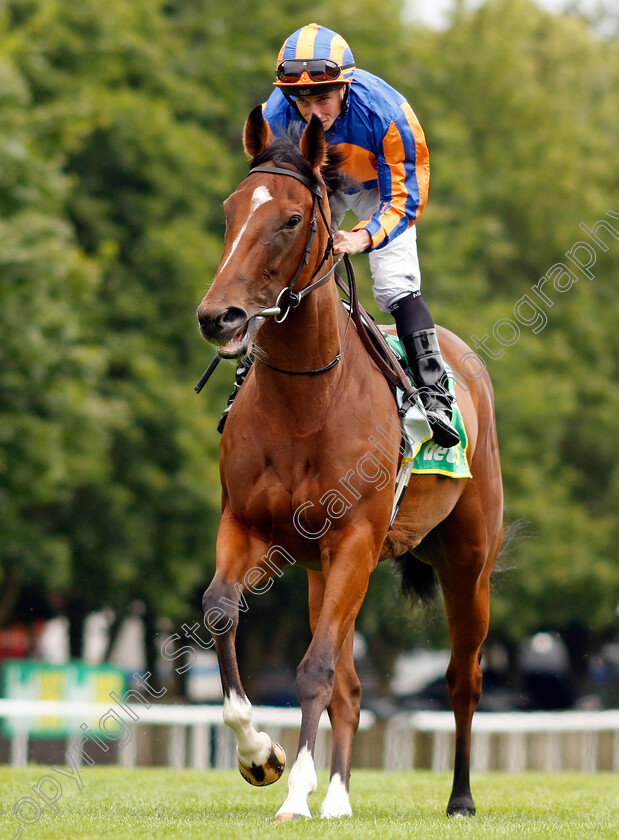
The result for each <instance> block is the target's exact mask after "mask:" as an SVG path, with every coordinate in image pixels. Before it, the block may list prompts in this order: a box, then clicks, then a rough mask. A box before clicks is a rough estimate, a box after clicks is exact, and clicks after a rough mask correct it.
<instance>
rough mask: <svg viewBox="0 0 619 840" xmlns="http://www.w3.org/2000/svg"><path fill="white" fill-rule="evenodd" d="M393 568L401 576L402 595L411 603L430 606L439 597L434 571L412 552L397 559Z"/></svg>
mask: <svg viewBox="0 0 619 840" xmlns="http://www.w3.org/2000/svg"><path fill="white" fill-rule="evenodd" d="M392 562H393V566H394V568H395V570H396V571H397V573H398V574H399V575H400V578H401V582H402V593H403V595H404V596H405V597H406V598H410V599H411V601H413V603H414V602H416V601H421V603H422V604H430V603H432V602H433V601H435V600H436V597H437V595H438V581H437V579H436V575H435V574H434V569H433V568H432V566H430V565H429V564H428V563H424V562H423V561H422V560H418V559H417V558H416V557H414V556H413V555H412V554H411V553H410V551H407V552H406V554H402V555H401V556H400V557H396V558H395V559H394V560H393V561H392Z"/></svg>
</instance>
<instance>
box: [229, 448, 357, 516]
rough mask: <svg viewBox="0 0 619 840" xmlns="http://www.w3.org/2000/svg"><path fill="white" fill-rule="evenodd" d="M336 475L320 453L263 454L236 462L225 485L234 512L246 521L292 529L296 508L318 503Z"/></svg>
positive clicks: (335, 482)
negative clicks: (259, 458)
mask: <svg viewBox="0 0 619 840" xmlns="http://www.w3.org/2000/svg"><path fill="white" fill-rule="evenodd" d="M257 463H258V466H257ZM340 472H341V470H340ZM339 478H340V476H339V473H338V471H337V468H335V467H334V466H333V464H332V463H330V462H329V460H328V459H327V458H325V457H324V455H323V454H322V453H316V455H315V456H313V457H311V456H307V455H305V456H299V457H296V458H294V457H290V458H283V457H281V456H280V457H274V458H269V457H266V458H264V459H262V460H261V461H258V462H257V461H255V460H254V461H250V460H248V461H247V462H246V463H245V464H244V465H240V464H237V465H236V466H235V467H234V469H233V470H231V471H229V472H228V474H227V475H226V488H227V491H228V493H227V495H228V499H229V502H230V504H231V506H232V510H233V512H234V513H235V514H236V515H237V516H239V517H240V518H242V519H243V520H245V521H246V522H249V523H251V524H253V525H255V526H257V527H262V528H266V529H273V528H277V529H279V530H282V529H283V530H291V529H294V528H295V516H298V513H297V511H298V509H299V507H303V506H306V507H309V506H310V505H316V504H318V502H319V500H320V499H321V498H322V497H323V496H324V495H325V493H328V491H329V489H330V487H331V486H332V485H333V486H334V487H335V486H337V485H338V479H339ZM303 509H304V510H305V507H304V508H303Z"/></svg>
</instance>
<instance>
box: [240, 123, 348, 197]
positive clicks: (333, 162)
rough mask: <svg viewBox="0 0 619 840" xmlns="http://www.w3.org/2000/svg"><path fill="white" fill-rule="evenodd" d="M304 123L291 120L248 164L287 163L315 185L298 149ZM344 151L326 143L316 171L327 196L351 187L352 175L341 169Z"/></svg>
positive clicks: (312, 173) (309, 167)
mask: <svg viewBox="0 0 619 840" xmlns="http://www.w3.org/2000/svg"><path fill="white" fill-rule="evenodd" d="M304 128H305V126H304V124H303V123H299V122H295V123H292V125H290V126H289V127H288V129H287V130H286V131H285V132H284V133H282V134H280V135H279V136H278V137H276V138H275V139H274V140H273V141H272V142H271V144H270V145H269V146H268V148H267V149H265V151H264V152H262V153H261V154H259V155H258V156H257V157H255V158H254V159H253V160H252V161H251V167H252V168H253V167H255V166H260V164H262V163H274V164H276V165H277V166H279V165H281V164H282V163H289V164H292V166H294V167H295V169H298V170H299V172H300V173H301V175H304V176H305V177H306V178H308V179H309V180H310V181H311V182H312V183H314V184H317V183H318V179H317V177H316V173H315V172H314V170H313V169H312V167H311V166H310V165H309V163H308V162H307V161H306V160H305V158H304V157H303V155H302V154H301V151H300V149H299V143H300V141H301V135H302V134H303V130H304ZM345 157H346V156H345V154H344V153H343V152H341V151H339V150H338V149H336V148H335V147H333V146H327V162H326V163H325V165H324V166H323V167H322V168H321V170H320V174H321V175H322V179H323V181H324V182H325V186H326V187H327V195H329V196H331V195H333V193H334V192H336V191H337V190H344V189H347V188H350V187H352V186H354V184H355V183H356V181H355V179H354V178H351V177H350V175H346V173H345V172H343V170H342V165H343V163H344V160H345Z"/></svg>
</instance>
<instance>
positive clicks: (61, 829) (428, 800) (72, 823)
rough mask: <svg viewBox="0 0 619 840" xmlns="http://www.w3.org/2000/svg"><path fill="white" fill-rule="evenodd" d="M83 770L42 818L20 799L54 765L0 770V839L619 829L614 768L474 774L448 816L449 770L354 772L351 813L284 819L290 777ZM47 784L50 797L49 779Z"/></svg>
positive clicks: (65, 783) (490, 834)
mask: <svg viewBox="0 0 619 840" xmlns="http://www.w3.org/2000/svg"><path fill="white" fill-rule="evenodd" d="M80 773H81V777H82V781H83V784H84V788H83V790H81V791H79V790H78V786H77V784H76V783H75V781H74V780H73V779H70V778H67V777H58V778H59V779H60V781H61V784H62V795H61V797H60V799H59V800H58V805H57V807H58V808H59V810H60V813H58V814H54V813H52V812H51V811H50V809H49V808H48V807H43V808H42V809H41V812H40V813H39V815H38V817H37V812H36V810H35V807H34V805H32V804H31V803H30V802H28V801H27V800H26V799H25V797H28V796H30V797H34V798H35V799H36V797H35V796H34V793H33V791H32V786H33V785H37V784H38V783H39V780H40V779H41V777H42V776H49V775H50V768H49V767H47V768H46V767H36V766H29V767H27V768H21V769H13V768H10V767H0V840H11V838H13V837H15V838H16V840H17V837H18V836H19V828H20V826H21V828H22V832H23V833H22V835H21V837H23V838H24V840H91V838H92V840H95V838H96V840H112V838H113V840H155V838H157V840H163V838H178V840H198V838H199V840H219V838H233V839H234V840H236V838H238V840H253V838H256V840H258V838H259V839H260V840H263V838H264V837H265V836H269V837H272V836H276V835H277V836H278V837H284V836H285V837H286V838H288V837H290V838H308V840H311V838H318V837H325V836H329V838H337V839H338V840H340V838H341V840H353V838H354V840H357V839H358V838H366V837H367V838H376V840H386V838H389V840H391V838H395V840H399V838H402V840H404V838H406V840H417V838H419V840H422V838H423V840H452V838H453V840H459V838H469V837H470V838H475V840H485V838H492V840H494V838H505V840H519V838H526V840H563V839H564V838H574V840H598V838H599V839H600V840H602V838H603V840H607V839H608V840H611V838H612V840H617V838H619V778H618V777H617V775H613V774H610V773H606V774H598V775H592V776H586V775H576V774H567V773H561V774H554V775H550V774H542V773H527V774H523V775H517V776H514V775H507V774H502V773H493V774H488V775H477V776H475V777H474V778H473V794H474V796H475V799H476V803H477V811H478V814H477V816H476V817H472V818H456V819H448V818H447V817H446V816H445V806H446V804H447V798H448V796H449V790H450V784H451V778H450V777H449V776H447V775H444V774H441V775H437V774H433V773H429V772H417V773H385V772H380V771H372V770H357V771H355V772H354V774H353V779H352V786H351V802H352V807H353V811H354V816H353V817H352V818H345V819H340V820H321V819H319V818H318V819H313V820H311V821H302V822H301V821H299V822H294V823H284V824H276V823H274V822H273V815H274V814H275V812H276V810H277V809H278V807H279V806H280V805H281V803H282V801H283V799H284V797H285V795H286V783H285V781H284V782H280V783H278V784H275V785H272V786H270V787H268V788H252V787H251V786H250V785H248V784H247V783H246V782H244V781H243V780H242V779H241V777H240V776H239V775H238V773H236V772H234V771H214V770H213V771H206V772H196V771H190V770H183V771H174V770H167V769H137V770H124V769H121V768H117V767H92V768H88V767H86V768H82V769H81V770H80ZM51 775H52V776H53V775H54V774H51ZM285 778H286V777H285ZM326 786H327V776H326V774H320V775H319V786H318V790H317V792H316V793H315V794H314V795H313V796H312V797H311V799H310V807H311V808H312V813H313V814H314V815H316V816H317V815H318V812H319V810H320V803H321V801H322V798H323V796H324V794H325V792H326ZM42 790H43V792H44V793H47V795H49V796H50V798H51V797H53V790H54V789H53V785H52V784H51V783H44V784H43V786H42ZM20 800H21V805H20V808H21V814H22V816H23V817H24V818H25V819H26V820H31V823H30V824H23V823H19V822H18V820H17V818H16V817H15V813H14V807H15V804H16V803H18V802H19V801H20ZM39 801H40V800H39ZM2 811H4V813H2Z"/></svg>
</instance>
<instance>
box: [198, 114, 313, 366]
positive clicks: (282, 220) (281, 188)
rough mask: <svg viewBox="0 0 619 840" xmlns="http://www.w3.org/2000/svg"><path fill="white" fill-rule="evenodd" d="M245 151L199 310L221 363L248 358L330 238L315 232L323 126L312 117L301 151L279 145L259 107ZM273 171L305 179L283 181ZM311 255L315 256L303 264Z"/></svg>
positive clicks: (285, 140)
mask: <svg viewBox="0 0 619 840" xmlns="http://www.w3.org/2000/svg"><path fill="white" fill-rule="evenodd" d="M244 145H245V151H246V152H247V154H248V155H249V156H250V157H251V170H252V172H251V174H250V175H249V176H248V177H247V178H246V179H245V180H244V181H243V182H242V183H241V184H240V185H239V187H238V188H237V189H236V190H235V192H233V193H232V195H231V196H230V197H229V198H228V199H227V200H226V201H225V202H224V210H225V215H226V233H225V240H224V252H223V256H222V259H221V263H220V265H219V268H218V269H217V273H216V274H215V278H214V280H213V283H212V285H211V288H210V290H209V292H208V293H207V294H206V296H205V297H204V298H203V300H202V302H201V303H200V305H199V307H198V320H199V323H200V331H201V333H202V335H203V336H204V338H205V339H206V340H207V341H210V342H211V343H213V344H216V345H218V346H219V354H220V356H223V357H224V358H238V357H240V356H244V355H246V354H247V353H248V352H249V350H250V349H251V345H252V342H253V339H254V337H255V335H256V333H257V332H258V330H259V329H260V327H261V326H262V324H263V323H264V321H265V320H266V318H267V317H269V315H272V314H274V312H277V310H276V309H274V307H276V304H277V302H278V298H279V296H280V294H281V292H282V290H284V289H286V287H287V285H288V284H289V283H290V281H291V279H292V278H294V279H295V290H299V289H302V288H303V286H305V285H307V284H308V283H309V280H310V279H311V277H312V271H313V267H314V266H315V265H317V264H318V262H320V260H321V258H322V256H323V254H324V252H325V245H326V242H327V240H328V237H329V231H328V229H327V225H326V224H323V223H322V222H321V221H320V217H319V218H318V224H317V230H316V234H315V239H313V233H312V230H311V226H312V224H313V226H314V227H316V213H315V211H316V203H317V201H318V202H320V201H322V200H323V199H322V198H317V196H318V195H321V192H320V190H321V187H322V188H324V183H323V180H322V177H321V173H320V170H321V167H323V166H325V164H326V162H327V157H328V154H327V143H326V141H325V138H324V133H323V129H322V125H321V123H320V120H319V119H318V118H317V117H313V118H312V120H311V121H310V123H309V124H308V126H307V128H306V129H305V131H304V132H303V134H302V136H301V139H300V142H299V143H298V144H297V143H295V142H293V140H292V139H291V138H290V137H289V136H286V137H284V138H280V139H275V138H274V137H273V135H272V134H271V132H270V130H269V127H268V125H267V123H266V122H265V120H264V118H263V116H262V110H261V108H260V106H258V107H257V108H255V109H254V110H253V111H252V112H251V114H250V115H249V117H248V119H247V122H246V124H245V131H244ZM261 167H262V168H264V172H263V171H262V168H261ZM269 168H271V169H273V168H278V169H280V170H281V169H282V168H283V169H284V170H288V171H292V172H296V173H298V174H299V175H300V176H301V177H300V178H296V177H282V174H281V172H280V173H279V174H278V173H274V172H272V171H271V172H269V171H268V170H269ZM325 192H326V190H324V189H322V194H324V193H325ZM324 205H325V208H324V209H325V211H326V213H327V214H328V212H329V211H328V205H327V202H326V201H325V202H324ZM328 218H329V217H328V216H327V220H328ZM312 219H314V222H313V223H312ZM312 243H314V247H312ZM308 249H311V250H312V253H311V255H310V254H308V255H307V257H306V256H305V252H306V251H307V250H308ZM306 263H307V264H306ZM296 272H298V273H296Z"/></svg>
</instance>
